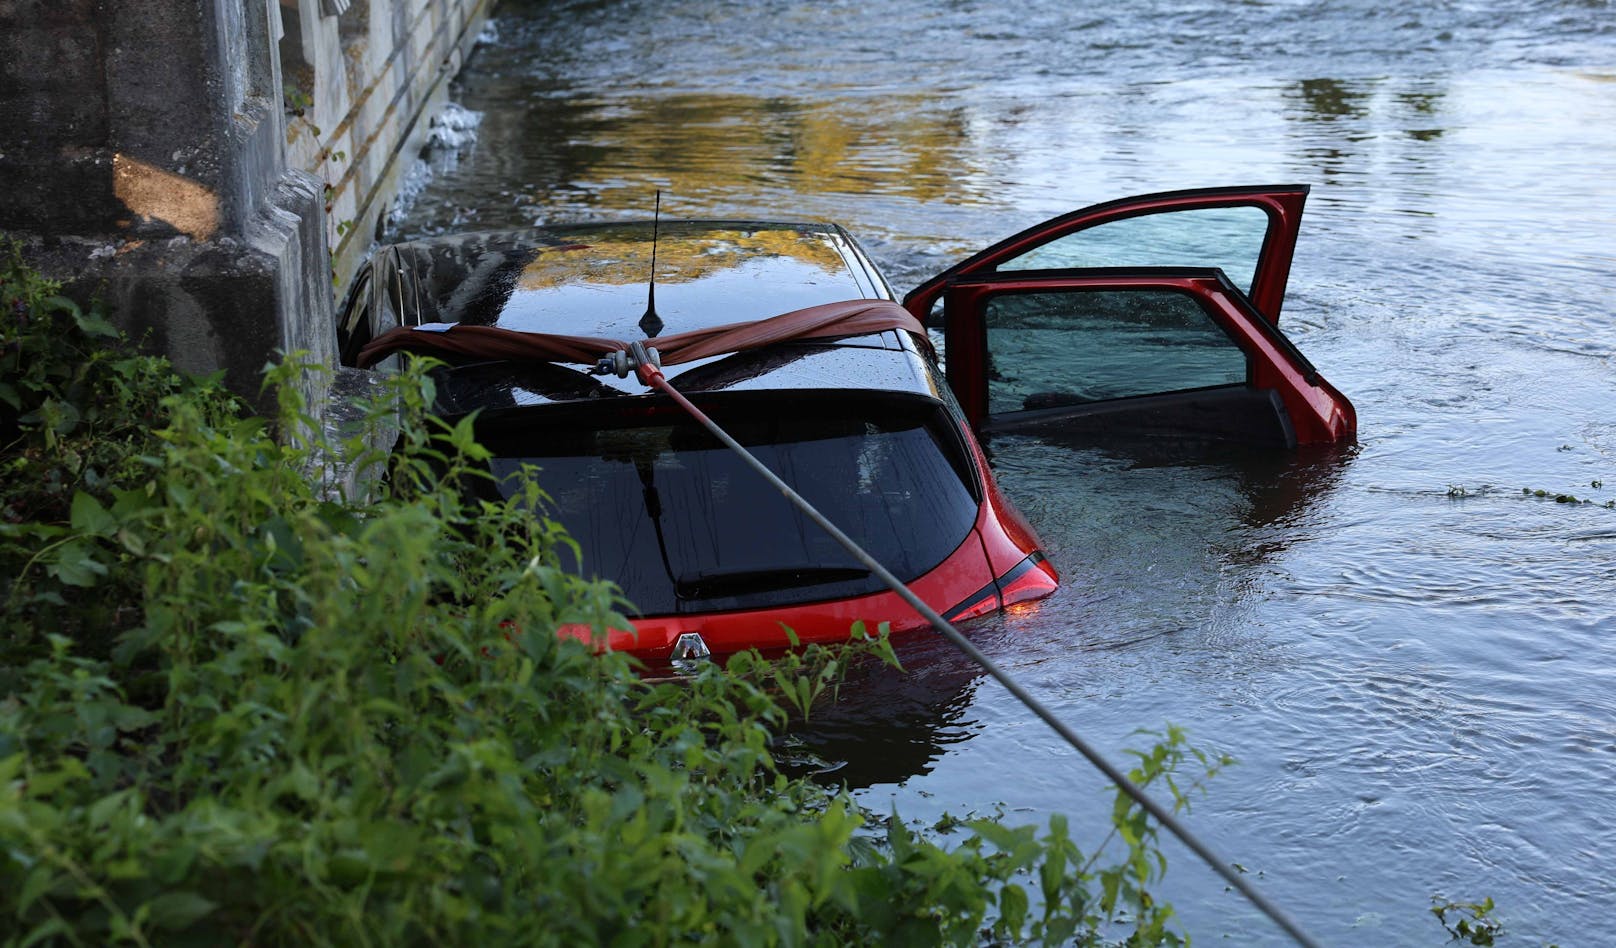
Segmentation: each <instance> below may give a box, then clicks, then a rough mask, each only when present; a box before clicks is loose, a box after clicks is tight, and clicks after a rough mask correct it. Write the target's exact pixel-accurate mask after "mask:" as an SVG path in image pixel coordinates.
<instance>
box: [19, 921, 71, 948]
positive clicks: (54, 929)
mask: <svg viewBox="0 0 1616 948" xmlns="http://www.w3.org/2000/svg"><path fill="white" fill-rule="evenodd" d="M72 933H73V930H72V929H70V928H68V927H67V922H65V921H63V920H62V919H61V918H60V917H57V918H48V919H46V920H45V921H43V922H41V923H40V924H39V925H37V926H35V928H34V930H33V931H31V932H29V933H28V937H27V938H24V939H23V940H22V941H21V942H20V943H19V944H18V946H17V948H29V946H30V945H38V944H44V943H46V942H48V941H49V940H50V939H52V938H54V937H56V936H59V935H71V934H72Z"/></svg>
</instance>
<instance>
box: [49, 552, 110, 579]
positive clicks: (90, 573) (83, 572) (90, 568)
mask: <svg viewBox="0 0 1616 948" xmlns="http://www.w3.org/2000/svg"><path fill="white" fill-rule="evenodd" d="M45 571H46V572H47V573H50V574H51V575H52V576H55V577H56V578H57V579H59V580H61V581H62V582H63V583H66V584H67V585H69V586H83V587H89V586H94V585H95V584H96V582H97V581H98V580H100V578H101V577H102V576H105V575H107V568H106V567H105V566H103V565H102V564H101V563H100V562H98V561H97V560H96V558H95V557H94V555H92V553H91V549H90V546H89V545H88V544H85V543H78V542H73V543H68V544H66V545H64V546H62V547H61V548H60V549H58V550H57V551H56V561H55V562H54V563H52V564H50V566H48V567H46V569H45Z"/></svg>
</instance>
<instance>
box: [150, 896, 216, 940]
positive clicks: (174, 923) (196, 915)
mask: <svg viewBox="0 0 1616 948" xmlns="http://www.w3.org/2000/svg"><path fill="white" fill-rule="evenodd" d="M218 907H219V906H218V905H217V904H216V903H214V902H212V901H211V900H209V899H206V898H203V897H202V896H200V895H198V894H197V893H195V892H165V893H163V894H162V895H159V896H158V897H157V898H155V899H152V900H151V901H150V902H147V903H146V909H147V910H148V911H149V912H150V913H151V920H152V924H154V925H156V926H157V927H158V928H162V929H166V930H168V931H171V932H173V931H180V930H182V929H185V928H189V927H190V926H191V925H192V924H193V923H194V922H196V921H198V920H200V919H202V918H203V917H205V916H206V915H207V914H208V913H209V912H212V911H213V910H214V909H216V908H218Z"/></svg>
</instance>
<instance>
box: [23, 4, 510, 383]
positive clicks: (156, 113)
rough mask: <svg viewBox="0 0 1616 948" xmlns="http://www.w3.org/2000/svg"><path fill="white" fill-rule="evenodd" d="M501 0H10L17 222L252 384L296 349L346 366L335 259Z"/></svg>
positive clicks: (145, 326) (45, 258)
mask: <svg viewBox="0 0 1616 948" xmlns="http://www.w3.org/2000/svg"><path fill="white" fill-rule="evenodd" d="M488 4H489V0H0V231H5V232H7V233H9V234H11V235H14V236H19V237H21V238H23V239H24V240H25V241H26V242H27V243H28V244H29V245H30V248H31V251H32V254H31V255H32V256H33V258H34V259H36V260H37V261H39V262H40V265H41V266H42V267H43V268H44V269H45V270H46V271H47V272H48V273H50V274H51V275H53V276H57V277H60V278H63V279H65V280H67V281H68V285H69V291H70V292H71V293H73V294H75V295H78V296H80V297H87V296H89V295H92V294H96V293H99V294H100V295H101V296H102V297H103V298H104V299H106V300H108V302H110V303H111V304H112V307H113V311H114V316H115V318H117V319H119V320H120V321H121V322H122V324H123V325H124V326H125V327H126V328H129V329H131V330H134V331H135V332H137V333H146V334H148V335H149V338H150V339H151V341H152V342H153V344H154V345H155V346H156V347H157V348H159V349H160V351H163V352H165V353H166V354H168V355H169V356H170V357H172V358H173V359H174V361H175V362H176V363H177V364H178V365H180V366H181V367H183V368H186V369H190V370H193V371H213V370H216V369H224V370H225V371H226V373H227V379H228V380H229V382H230V384H231V385H232V386H233V387H235V388H236V389H238V390H239V391H242V392H245V393H255V392H256V391H257V388H258V374H259V370H260V369H261V368H262V366H263V365H264V363H265V362H266V361H267V360H269V359H270V358H271V357H273V356H274V354H275V353H276V352H277V351H296V350H302V351H306V352H308V353H309V355H310V357H311V358H312V359H314V360H315V361H317V362H322V363H325V364H327V365H333V364H334V363H335V355H336V345H335V343H336V340H335V333H334V326H333V316H332V284H333V276H334V275H336V276H338V277H339V278H340V277H342V276H345V275H346V273H347V272H348V271H349V270H351V268H352V266H353V265H355V264H356V263H357V262H358V260H359V259H360V257H361V256H362V255H363V253H364V252H365V251H366V249H367V248H368V245H369V243H370V235H371V234H372V233H373V229H374V227H375V225H376V221H377V220H378V218H379V216H380V215H381V214H382V213H383V212H384V211H385V209H386V207H387V206H388V204H389V203H390V201H391V198H392V188H393V187H394V184H393V182H394V181H396V178H397V176H398V174H400V173H401V169H402V167H403V166H404V165H406V164H407V161H400V160H399V158H400V157H401V156H402V157H403V158H405V159H411V158H413V157H414V154H415V151H416V150H418V149H419V147H420V142H421V138H422V136H423V135H424V133H425V130H424V126H425V124H426V123H425V121H424V119H425V116H426V115H428V114H429V113H428V109H429V108H431V107H432V106H433V104H434V103H435V102H436V101H440V100H441V99H442V96H443V90H444V87H445V85H446V83H447V80H448V79H449V78H450V77H451V76H452V75H453V74H454V72H455V71H456V70H457V69H458V68H459V66H460V63H461V61H462V59H463V57H464V55H465V53H466V52H467V51H468V50H469V49H470V47H471V44H472V43H473V42H474V37H475V34H476V30H477V29H479V28H480V27H481V23H482V20H483V18H484V17H485V16H486V13H487V7H488ZM283 55H287V56H288V57H289V58H290V59H291V60H292V61H291V62H290V63H288V64H287V65H286V67H285V68H284V69H283V64H282V61H281V59H282V56H283ZM294 100H295V101H294ZM319 123H324V125H325V126H326V127H323V128H320V129H319V133H318V134H316V133H315V129H316V128H317V127H318V126H319ZM339 153H340V154H339ZM339 231H340V233H339ZM332 247H335V248H336V250H337V253H336V255H335V257H333V256H332V254H331V248H332ZM333 263H335V265H336V269H335V271H334V270H333ZM308 394H310V395H311V396H312V401H311V403H314V404H318V403H319V402H321V401H322V398H321V393H320V392H317V391H311V392H309V393H308Z"/></svg>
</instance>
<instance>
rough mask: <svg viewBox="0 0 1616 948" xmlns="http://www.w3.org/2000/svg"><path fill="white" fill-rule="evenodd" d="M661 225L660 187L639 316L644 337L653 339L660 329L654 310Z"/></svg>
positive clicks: (660, 321)
mask: <svg viewBox="0 0 1616 948" xmlns="http://www.w3.org/2000/svg"><path fill="white" fill-rule="evenodd" d="M661 225H662V189H661V188H657V193H656V213H655V214H654V215H653V216H652V218H651V281H650V283H649V285H648V286H647V287H646V290H645V315H644V316H641V317H640V330H641V331H642V332H644V333H645V338H647V339H655V338H656V336H657V333H659V332H661V331H662V317H661V316H658V315H657V311H656V250H657V235H658V231H659V230H660V229H661Z"/></svg>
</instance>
